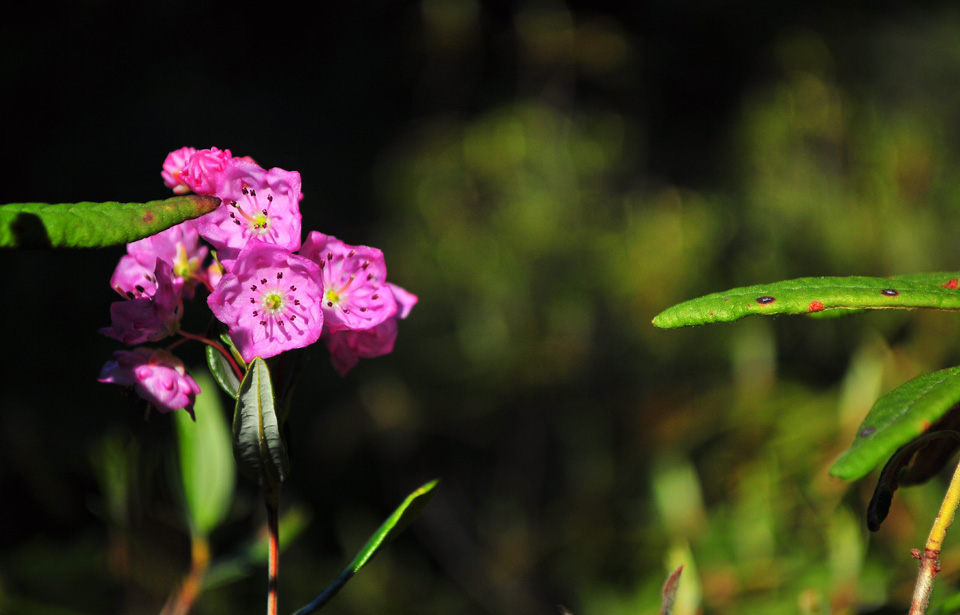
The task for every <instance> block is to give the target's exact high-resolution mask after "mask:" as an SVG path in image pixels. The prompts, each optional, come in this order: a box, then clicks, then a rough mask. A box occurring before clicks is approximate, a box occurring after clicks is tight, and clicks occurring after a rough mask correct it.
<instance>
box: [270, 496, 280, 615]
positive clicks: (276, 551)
mask: <svg viewBox="0 0 960 615" xmlns="http://www.w3.org/2000/svg"><path fill="white" fill-rule="evenodd" d="M267 529H268V531H269V534H270V536H269V543H270V555H269V561H268V564H267V615H277V573H278V572H279V569H280V527H279V522H278V515H277V507H276V506H272V505H271V504H270V502H269V501H268V502H267Z"/></svg>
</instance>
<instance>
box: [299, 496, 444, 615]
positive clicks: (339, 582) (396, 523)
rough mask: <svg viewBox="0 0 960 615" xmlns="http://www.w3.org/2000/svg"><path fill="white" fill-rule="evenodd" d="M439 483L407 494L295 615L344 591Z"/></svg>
mask: <svg viewBox="0 0 960 615" xmlns="http://www.w3.org/2000/svg"><path fill="white" fill-rule="evenodd" d="M438 482H439V481H438V480H432V481H430V482H429V483H427V484H425V485H423V486H422V487H420V488H419V489H417V490H416V491H414V492H413V493H411V494H410V495H408V496H407V499H405V500H404V501H403V504H401V505H400V506H398V507H397V509H396V510H395V511H393V514H392V515H390V516H389V517H388V518H387V520H386V521H384V522H383V524H382V525H381V526H380V527H379V528H378V529H377V531H376V532H374V534H373V536H371V537H370V539H369V540H368V541H367V544H365V545H363V548H362V549H360V551H359V553H357V555H356V557H354V558H353V561H352V562H350V563H349V564H348V565H347V567H346V568H344V569H343V572H341V573H340V576H339V577H337V579H336V580H335V581H334V582H333V583H331V584H330V585H329V586H327V588H326V589H324V590H323V591H322V592H320V594H319V595H318V596H317V597H316V598H314V599H313V601H312V602H310V604H308V605H306V606H305V607H303V608H301V609H300V610H298V611H297V612H296V613H295V614H294V615H307V613H313V612H315V611H318V610H320V609H321V608H323V606H324V605H326V604H327V603H328V602H329V601H330V599H331V598H333V597H334V596H335V595H336V594H337V592H339V591H340V589H341V588H343V586H344V585H345V584H346V583H347V581H349V580H350V579H351V578H352V577H353V575H355V574H356V573H357V571H359V570H360V569H361V568H363V567H364V566H365V565H366V563H367V562H369V561H370V558H372V557H373V556H374V555H376V554H377V552H378V551H379V550H380V549H381V548H382V547H383V545H384V544H386V543H387V542H388V541H390V540H391V539H392V538H394V537H395V536H396V535H397V534H399V533H400V532H402V531H403V530H404V529H405V528H406V527H407V526H408V525H409V524H410V522H411V521H413V519H414V518H415V517H416V516H417V515H419V514H420V511H422V510H423V507H424V506H426V505H427V503H428V502H429V501H430V499H431V498H432V497H433V490H434V488H435V487H436V486H437V483H438Z"/></svg>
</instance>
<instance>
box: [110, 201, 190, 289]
mask: <svg viewBox="0 0 960 615" xmlns="http://www.w3.org/2000/svg"><path fill="white" fill-rule="evenodd" d="M206 256H207V248H206V247H204V246H202V245H200V236H199V235H198V234H197V230H196V229H195V228H194V226H193V223H192V222H191V221H190V220H188V221H186V222H183V223H181V224H178V225H176V226H172V227H170V228H168V229H167V230H165V231H161V232H159V233H157V234H156V235H152V236H150V237H147V238H145V239H141V240H139V241H135V242H133V243H129V244H127V256H124V257H122V258H121V259H120V262H119V263H118V264H117V268H116V269H115V270H114V272H113V277H111V278H110V286H111V287H113V289H114V290H116V291H117V292H118V293H120V294H121V295H124V296H125V297H128V298H133V297H134V296H137V297H139V296H141V295H148V296H152V295H153V294H154V291H155V290H156V281H155V280H154V279H153V275H152V272H153V271H154V269H156V266H157V260H162V261H165V262H166V263H168V264H170V266H171V267H172V270H173V275H174V276H175V279H174V283H175V285H176V286H178V287H181V286H182V287H183V288H184V293H183V294H184V296H185V297H186V298H187V299H190V298H192V297H193V287H194V286H195V285H196V282H197V281H198V280H202V279H203V278H204V276H205V272H204V271H203V270H202V269H201V268H200V265H201V264H202V263H203V259H204V258H205V257H206Z"/></svg>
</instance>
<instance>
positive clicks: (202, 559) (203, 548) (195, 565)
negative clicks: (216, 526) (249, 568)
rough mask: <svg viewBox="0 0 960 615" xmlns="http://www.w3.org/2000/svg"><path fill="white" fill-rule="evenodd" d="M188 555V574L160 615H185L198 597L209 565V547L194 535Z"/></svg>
mask: <svg viewBox="0 0 960 615" xmlns="http://www.w3.org/2000/svg"><path fill="white" fill-rule="evenodd" d="M190 554H191V560H192V563H191V565H190V573H189V574H188V575H187V578H185V579H184V580H183V584H182V585H180V589H179V590H178V591H177V592H176V594H175V595H173V596H171V597H170V600H168V601H167V604H166V605H165V606H164V607H163V610H162V611H161V612H160V615H186V613H188V612H190V607H192V606H193V603H194V602H195V601H196V599H197V596H199V595H200V587H201V586H202V585H203V577H204V575H206V573H207V567H208V566H209V565H210V545H209V544H207V541H206V539H205V538H203V537H202V536H197V535H194V536H193V537H192V538H191V549H190Z"/></svg>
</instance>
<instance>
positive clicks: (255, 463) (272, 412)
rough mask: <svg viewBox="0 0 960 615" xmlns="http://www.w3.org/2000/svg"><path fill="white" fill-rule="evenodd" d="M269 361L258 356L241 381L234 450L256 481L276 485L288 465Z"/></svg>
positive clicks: (246, 470)
mask: <svg viewBox="0 0 960 615" xmlns="http://www.w3.org/2000/svg"><path fill="white" fill-rule="evenodd" d="M275 405H276V403H275V400H274V396H273V385H272V384H271V382H270V370H269V369H268V368H267V364H266V362H265V361H264V360H263V359H261V358H260V357H256V358H254V359H253V361H251V362H250V365H249V366H248V367H247V373H246V374H245V375H244V377H243V381H242V382H241V383H240V390H239V391H238V394H237V405H236V409H235V410H234V413H233V453H234V457H236V459H237V466H238V467H239V469H240V471H241V472H243V473H244V475H246V476H247V477H249V478H253V479H254V480H261V479H264V480H268V481H270V483H271V484H273V485H278V484H279V483H280V482H282V481H283V479H284V477H285V475H286V468H287V453H286V447H285V446H284V444H283V438H282V437H281V435H280V424H279V422H278V421H277V413H276V408H275Z"/></svg>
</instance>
